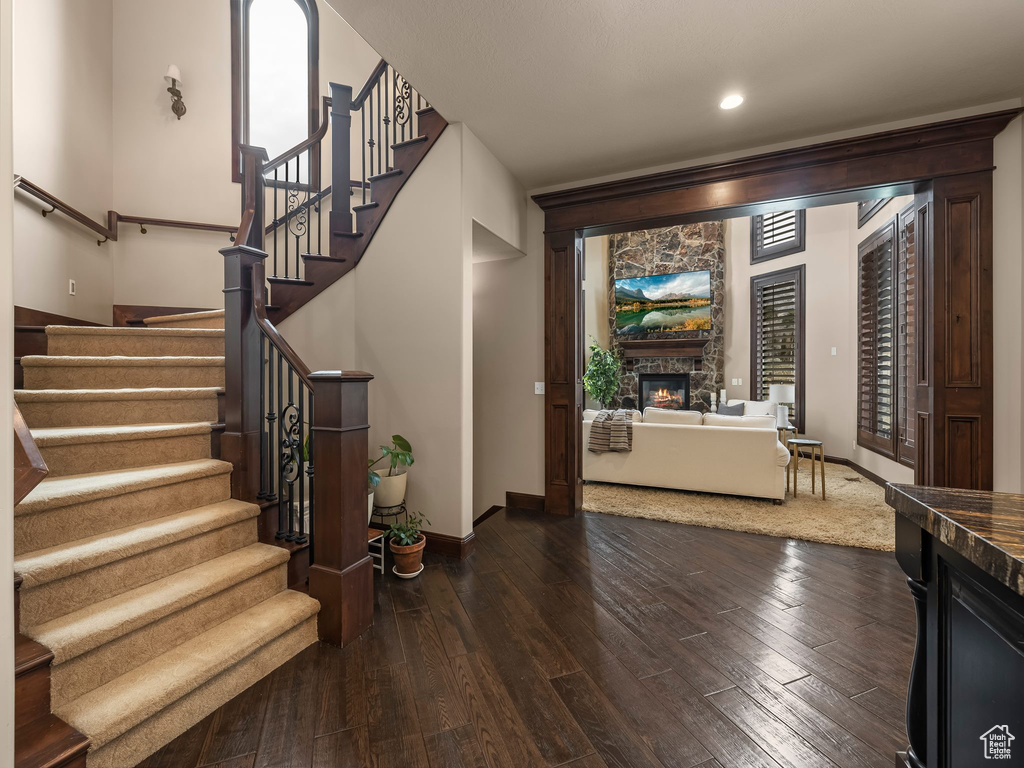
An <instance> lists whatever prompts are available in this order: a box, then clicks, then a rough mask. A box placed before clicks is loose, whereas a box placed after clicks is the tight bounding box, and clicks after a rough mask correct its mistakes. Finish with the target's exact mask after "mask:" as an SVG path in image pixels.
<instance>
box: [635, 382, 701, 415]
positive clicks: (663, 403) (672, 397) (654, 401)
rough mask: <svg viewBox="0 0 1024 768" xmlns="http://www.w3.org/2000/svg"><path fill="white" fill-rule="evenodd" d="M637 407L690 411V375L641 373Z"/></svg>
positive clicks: (641, 408)
mask: <svg viewBox="0 0 1024 768" xmlns="http://www.w3.org/2000/svg"><path fill="white" fill-rule="evenodd" d="M637 394H638V395H639V400H640V402H639V405H638V407H639V408H640V410H641V411H642V410H643V409H644V408H669V409H672V410H676V411H688V410H690V374H688V373H642V374H640V390H639V392H638V393H637Z"/></svg>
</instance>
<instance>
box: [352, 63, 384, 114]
mask: <svg viewBox="0 0 1024 768" xmlns="http://www.w3.org/2000/svg"><path fill="white" fill-rule="evenodd" d="M387 68H388V63H387V62H386V61H384V59H381V60H380V61H378V62H377V66H376V67H374V68H373V71H372V72H371V73H370V76H369V77H368V78H366V82H365V83H363V87H362V88H360V89H359V93H357V94H356V96H355V98H354V99H352V111H353V112H354V111H356V110H358V109H359V108H360V107H362V106H363V102H364V101H366V97H367V96H369V95H370V91H372V90H373V86H374V85H376V83H377V81H378V80H380V76H381V75H383V74H384V73H385V72H386V71H387Z"/></svg>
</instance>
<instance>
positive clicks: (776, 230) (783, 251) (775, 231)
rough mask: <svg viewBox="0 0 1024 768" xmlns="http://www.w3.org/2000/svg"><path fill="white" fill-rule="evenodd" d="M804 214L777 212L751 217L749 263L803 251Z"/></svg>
mask: <svg viewBox="0 0 1024 768" xmlns="http://www.w3.org/2000/svg"><path fill="white" fill-rule="evenodd" d="M804 231H805V218H804V212H803V211H802V210H800V211H778V212H776V213H765V214H762V215H760V216H752V217H751V220H750V263H751V264H756V263H757V262H759V261H767V260H768V259H777V258H779V257H780V256H788V255H789V254H792V253H799V252H800V251H802V250H803V249H804Z"/></svg>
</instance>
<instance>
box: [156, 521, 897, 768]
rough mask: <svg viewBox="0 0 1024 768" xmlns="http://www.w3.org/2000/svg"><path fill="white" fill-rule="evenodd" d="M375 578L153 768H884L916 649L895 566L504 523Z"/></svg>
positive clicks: (792, 548)
mask: <svg viewBox="0 0 1024 768" xmlns="http://www.w3.org/2000/svg"><path fill="white" fill-rule="evenodd" d="M476 534H477V541H478V545H477V549H476V551H475V552H474V553H473V555H472V556H471V557H470V558H469V559H468V560H466V561H464V562H461V563H459V562H451V561H445V560H443V559H440V558H429V557H428V559H427V563H428V567H427V568H426V569H425V570H424V572H423V575H422V576H421V577H420V578H418V579H415V580H412V581H400V580H398V579H396V578H395V577H394V576H392V575H391V574H388V575H387V576H386V577H384V578H381V577H380V576H377V577H376V613H375V616H374V626H373V629H372V630H371V631H369V632H368V633H366V634H365V635H363V637H361V638H360V639H359V640H358V641H357V642H356V643H354V644H352V645H350V646H349V647H348V648H346V649H344V650H338V649H335V648H331V647H328V646H322V645H321V646H314V647H311V648H309V649H307V650H306V651H304V652H303V653H301V654H300V655H299V656H297V657H296V658H294V659H293V660H292V661H290V662H289V663H288V664H286V665H285V666H283V667H281V668H279V669H278V670H276V671H275V672H273V673H272V674H271V675H269V676H268V677H267V678H265V679H264V680H262V681H260V682H259V683H257V684H256V685H254V686H253V687H252V688H250V689H249V690H247V691H245V692H244V693H243V694H241V695H240V696H239V697H237V698H236V699H235V700H233V701H231V702H230V703H228V704H227V705H225V706H224V707H222V708H221V709H220V710H218V711H217V712H215V713H214V714H212V715H210V716H209V717H207V718H206V719H205V720H203V721H202V722H201V723H199V724H198V725H197V726H195V727H194V728H192V729H191V730H190V731H188V732H187V733H185V734H184V735H183V736H181V737H180V738H178V739H177V740H176V741H174V742H173V743H172V744H170V745H168V746H167V747H165V748H164V749H163V750H161V751H160V752H158V753H157V754H155V755H153V756H152V757H151V758H150V759H148V760H147V761H146V762H145V763H143V765H144V766H145V768H158V767H159V768H196V766H218V767H219V768H271V767H273V768H277V767H278V766H289V767H294V768H299V767H301V768H349V766H352V767H353V768H355V767H356V766H374V768H391V767H394V768H459V767H461V766H465V767H467V768H530V767H532V766H567V768H601V767H602V766H605V767H607V768H614V767H618V766H636V767H638V768H689V767H690V766H702V768H725V767H726V766H737V768H756V767H761V768H777V767H778V766H808V767H813V768H824V767H825V766H846V767H847V768H864V767H865V766H878V767H879V768H891V766H892V765H893V763H894V755H895V753H896V752H897V751H898V750H902V749H903V748H905V746H906V734H905V729H904V725H903V722H904V721H903V718H904V713H903V707H904V703H903V702H904V700H905V693H906V687H907V679H908V673H909V668H910V658H911V654H912V650H913V644H914V616H913V605H912V599H911V597H910V593H909V592H908V590H907V587H906V583H905V579H904V577H903V576H902V575H901V573H900V571H899V568H898V567H897V566H896V563H895V560H894V559H893V555H892V554H891V553H882V552H871V551H866V550H859V549H848V548H844V547H836V546H830V545H824V544H811V543H808V542H803V541H792V540H785V539H775V538H769V537H766V536H755V535H751V534H744V533H735V532H731V531H720V530H713V529H706V528H695V527H688V526H682V525H675V524H672V523H660V522H655V521H650V520H639V519H627V518H621V517H612V516H605V515H593V514H586V515H584V516H582V517H580V518H575V519H565V518H557V517H546V516H537V515H527V514H523V513H513V512H506V511H504V510H503V511H501V512H499V513H497V514H495V515H493V516H492V517H490V518H489V519H488V520H487V521H486V522H484V523H482V524H481V525H480V526H478V527H477V529H476Z"/></svg>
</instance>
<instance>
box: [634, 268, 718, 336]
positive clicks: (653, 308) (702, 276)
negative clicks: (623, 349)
mask: <svg viewBox="0 0 1024 768" xmlns="http://www.w3.org/2000/svg"><path fill="white" fill-rule="evenodd" d="M710 330H711V272H710V271H708V270H706V269H704V270H699V271H694V272H673V273H672V274H668V275H650V276H649V277H625V278H622V279H621V280H616V281H615V335H616V336H618V337H626V338H628V337H647V336H653V337H659V336H661V337H671V336H675V335H682V333H683V332H687V331H704V332H707V331H710ZM687 335H692V334H687ZM698 335H700V334H698Z"/></svg>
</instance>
